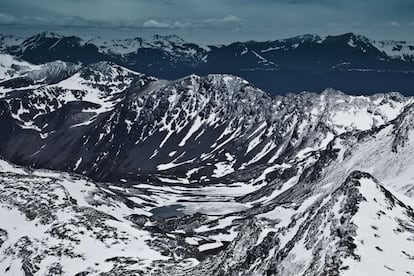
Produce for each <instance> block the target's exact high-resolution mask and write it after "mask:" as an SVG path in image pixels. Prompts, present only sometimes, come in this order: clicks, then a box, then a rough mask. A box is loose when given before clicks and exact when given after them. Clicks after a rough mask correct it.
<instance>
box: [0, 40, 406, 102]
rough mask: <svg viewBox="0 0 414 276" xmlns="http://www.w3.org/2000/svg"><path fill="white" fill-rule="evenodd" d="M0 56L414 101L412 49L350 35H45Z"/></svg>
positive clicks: (0, 43) (5, 48)
mask: <svg viewBox="0 0 414 276" xmlns="http://www.w3.org/2000/svg"><path fill="white" fill-rule="evenodd" d="M0 52H3V53H6V54H11V55H14V56H17V57H19V58H21V59H23V60H25V61H28V62H30V63H34V64H43V63H46V62H51V61H55V60H62V61H65V62H71V63H75V64H77V63H82V64H84V65H88V64H92V63H97V62H100V61H110V62H114V63H116V64H119V65H121V66H124V67H126V68H129V69H131V70H134V71H137V72H141V73H145V74H147V75H151V76H154V77H157V78H161V79H168V80H174V79H178V78H182V77H185V76H187V75H190V74H193V73H195V74H198V75H201V76H206V75H208V74H231V75H235V76H239V77H241V78H244V79H246V80H248V81H249V82H251V83H253V84H254V85H256V86H257V87H259V88H261V89H263V90H265V91H267V92H269V93H272V94H286V93H297V92H302V91H313V92H321V91H323V90H324V89H325V88H327V87H331V88H334V89H338V90H342V91H347V93H349V94H357V95H359V94H375V93H379V92H392V91H398V92H400V93H403V94H406V95H413V89H412V87H413V86H414V81H413V80H414V43H410V42H407V41H376V40H371V39H368V38H366V37H364V36H361V35H357V34H353V33H346V34H343V35H336V36H325V37H322V36H318V35H302V36H297V37H293V38H289V39H280V40H274V41H265V42H257V41H248V42H235V43H231V44H228V45H201V44H196V43H190V42H186V41H185V40H183V39H181V38H180V37H178V36H175V35H167V36H160V35H155V36H153V37H152V38H150V39H143V38H140V37H136V38H131V39H117V40H107V39H103V38H100V37H86V36H84V37H78V36H63V35H59V34H55V33H49V32H44V33H40V34H37V35H34V36H31V37H28V38H20V37H15V36H11V35H3V36H0ZM350 80H352V81H350Z"/></svg>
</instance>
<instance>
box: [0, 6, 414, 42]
mask: <svg viewBox="0 0 414 276" xmlns="http://www.w3.org/2000/svg"><path fill="white" fill-rule="evenodd" d="M0 7H1V9H0V30H1V32H2V33H17V34H27V33H32V32H38V31H44V30H47V31H57V32H61V33H62V32H67V33H76V32H82V33H85V34H101V35H104V36H112V37H120V36H128V37H131V36H144V37H145V36H146V35H151V34H155V33H160V34H173V33H174V34H178V35H180V36H182V37H184V38H185V39H187V40H190V41H196V42H204V43H226V42H230V41H235V40H251V39H255V40H272V39H276V38H285V37H290V36H294V35H299V34H305V33H317V34H321V35H327V34H340V33H345V32H356V33H359V34H363V35H366V36H368V37H370V38H374V39H402V40H414V37H413V34H414V0H363V1H362V0H346V1H345V0H36V1H31V0H30V1H29V0H0Z"/></svg>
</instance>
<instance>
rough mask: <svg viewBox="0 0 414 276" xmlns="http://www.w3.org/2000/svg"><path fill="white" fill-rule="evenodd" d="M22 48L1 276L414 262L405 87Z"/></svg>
mask: <svg viewBox="0 0 414 276" xmlns="http://www.w3.org/2000/svg"><path fill="white" fill-rule="evenodd" d="M47 36H50V34H48V35H47ZM9 39H11V40H13V41H14V38H9ZM50 39H52V38H50ZM59 39H61V40H59V41H60V42H59V43H58V44H60V43H63V42H64V41H66V40H65V39H66V38H65V39H64V38H61V37H60V36H59ZM62 39H63V40H62ZM71 39H75V38H71ZM169 39H170V40H174V41H180V40H179V39H178V38H177V37H171V38H169ZM314 39H316V38H314ZM7 43H10V41H9V42H7ZM32 43H34V41H32V40H26V41H25V42H23V43H21V42H18V43H17V44H16V45H19V46H16V47H14V48H13V47H12V48H7V47H8V46H7V47H6V48H7V49H8V50H7V51H15V52H13V53H14V55H10V54H1V55H0V156H1V159H0V221H2V223H1V225H0V252H1V253H0V272H1V274H2V275H371V274H375V275H414V246H413V245H414V211H413V208H412V206H414V199H413V197H414V185H413V179H414V170H413V167H414V162H413V160H412V156H413V154H414V98H413V97H409V96H404V95H402V94H400V93H397V92H391V93H377V94H373V95H366V96H352V95H347V94H345V93H343V92H340V91H338V90H335V89H325V90H324V91H323V92H322V93H312V92H301V93H298V94H286V95H271V94H269V93H266V92H265V91H263V90H262V89H260V88H258V87H257V86H256V85H254V84H252V83H251V82H249V81H247V80H245V79H243V78H240V77H237V76H234V75H230V74H206V75H197V74H190V75H188V76H184V77H182V78H178V79H175V80H168V79H163V78H159V77H157V76H151V75H148V74H146V73H143V72H137V71H134V70H132V69H130V68H127V67H125V66H123V65H120V64H117V63H115V62H113V61H100V60H90V61H89V62H81V63H80V62H79V60H72V61H71V62H67V61H62V60H53V61H50V62H44V61H43V60H41V59H42V58H46V59H52V56H53V54H51V56H49V55H48V54H47V52H45V55H43V56H42V54H40V53H39V52H38V54H36V55H33V56H32V57H33V58H35V57H37V58H39V60H38V61H36V62H29V61H28V60H29V58H28V56H26V57H25V56H24V55H25V54H24V53H29V52H30V51H31V49H40V48H39V47H38V48H31V46H29V45H33V44H32ZM67 43H69V42H67ZM67 43H66V42H65V43H64V44H65V45H66V44H67ZM145 43H148V42H145ZM355 43H356V42H355ZM142 44H144V42H142ZM2 45H4V44H2ZM24 45H26V46H27V48H24ZM75 45H78V44H75ZM79 45H81V44H79ZM79 45H78V46H79ZM90 45H92V44H84V45H83V46H82V47H84V48H83V49H95V48H94V47H93V46H90ZM145 45H147V44H145ZM78 46H76V47H78ZM54 47H57V46H56V45H54V46H53V47H51V48H50V46H49V48H50V49H49V51H50V52H51V53H53V49H54ZM145 47H147V46H145ZM148 47H149V46H148ZM194 47H196V46H194ZM6 48H5V49H6ZM19 49H20V50H19ZM146 49H147V48H146ZM206 51H207V50H206ZM57 52H58V51H57ZM109 52H110V51H109V50H108V53H109ZM62 53H63V52H62ZM73 53H75V54H76V56H78V57H79V56H82V55H81V53H82V52H77V50H76V51H74V52H73ZM67 55H68V56H69V57H71V58H73V57H74V56H73V55H71V53H70V52H67ZM85 56H88V57H91V56H90V55H85ZM393 60H394V59H393ZM403 60H406V62H407V63H408V62H409V59H408V58H407V57H405V56H404V58H403V57H400V58H398V59H397V58H396V59H395V62H396V64H397V63H402V62H403ZM194 62H195V61H194ZM384 64H385V63H384ZM390 64H391V63H390ZM263 66H265V65H263ZM266 66H267V65H266ZM269 66H270V65H269ZM384 66H385V65H384Z"/></svg>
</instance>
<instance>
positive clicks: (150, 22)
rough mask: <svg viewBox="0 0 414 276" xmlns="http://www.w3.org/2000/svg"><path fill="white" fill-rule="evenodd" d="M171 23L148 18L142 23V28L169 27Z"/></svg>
mask: <svg viewBox="0 0 414 276" xmlns="http://www.w3.org/2000/svg"><path fill="white" fill-rule="evenodd" d="M170 26H171V25H170V24H169V23H165V22H160V21H157V20H155V19H150V20H147V21H145V22H144V23H143V24H142V27H143V28H150V29H151V28H153V29H164V28H169V27H170Z"/></svg>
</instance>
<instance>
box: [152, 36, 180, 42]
mask: <svg viewBox="0 0 414 276" xmlns="http://www.w3.org/2000/svg"><path fill="white" fill-rule="evenodd" d="M152 41H154V42H156V41H168V42H170V43H185V42H186V41H185V40H184V39H182V38H181V37H179V36H178V35H175V34H173V35H159V34H156V35H154V36H152Z"/></svg>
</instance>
